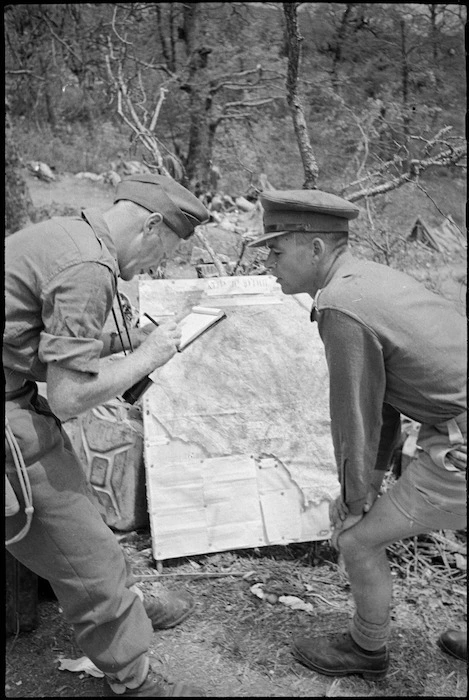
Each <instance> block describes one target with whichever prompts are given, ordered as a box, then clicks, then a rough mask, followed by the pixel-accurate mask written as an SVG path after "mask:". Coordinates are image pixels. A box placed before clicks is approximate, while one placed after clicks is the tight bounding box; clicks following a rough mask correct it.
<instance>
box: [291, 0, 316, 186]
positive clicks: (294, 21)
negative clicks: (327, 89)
mask: <svg viewBox="0 0 469 700" xmlns="http://www.w3.org/2000/svg"><path fill="white" fill-rule="evenodd" d="M300 4H301V3H299V2H284V3H283V12H284V15H285V21H286V28H287V53H288V73H287V102H288V106H289V107H290V110H291V115H292V119H293V126H294V129H295V134H296V138H297V140H298V146H299V149H300V155H301V160H302V163H303V169H304V172H305V177H306V179H305V181H304V183H303V188H304V189H315V188H316V180H317V177H318V174H319V170H318V166H317V163H316V158H315V157H314V153H313V149H312V146H311V142H310V139H309V135H308V127H307V125H306V119H305V116H304V110H303V106H302V103H301V99H300V96H299V94H298V71H299V64H300V50H301V41H302V37H301V36H300V33H299V30H298V17H297V11H298V6H299V5H300Z"/></svg>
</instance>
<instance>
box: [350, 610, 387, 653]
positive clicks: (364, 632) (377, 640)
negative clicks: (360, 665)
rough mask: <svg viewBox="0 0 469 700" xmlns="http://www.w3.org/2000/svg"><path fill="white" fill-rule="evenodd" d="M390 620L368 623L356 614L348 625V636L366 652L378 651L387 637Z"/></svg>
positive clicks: (383, 645) (384, 644)
mask: <svg viewBox="0 0 469 700" xmlns="http://www.w3.org/2000/svg"><path fill="white" fill-rule="evenodd" d="M389 629H390V618H389V616H388V618H387V620H386V621H385V622H383V623H380V624H376V623H374V622H368V621H367V620H364V619H363V618H361V617H360V615H359V614H358V613H357V612H356V613H355V615H354V616H353V618H352V620H351V623H350V630H349V631H350V636H351V637H352V639H353V641H354V642H355V644H358V646H359V647H361V648H362V649H364V651H366V652H375V651H380V650H382V649H383V648H384V647H385V646H386V642H387V640H388V637H389Z"/></svg>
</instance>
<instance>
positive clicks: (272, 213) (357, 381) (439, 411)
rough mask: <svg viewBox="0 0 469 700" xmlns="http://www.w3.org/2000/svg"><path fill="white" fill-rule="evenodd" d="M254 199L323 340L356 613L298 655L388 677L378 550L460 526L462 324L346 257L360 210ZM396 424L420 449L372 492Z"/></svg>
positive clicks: (282, 276)
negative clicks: (412, 434) (412, 428)
mask: <svg viewBox="0 0 469 700" xmlns="http://www.w3.org/2000/svg"><path fill="white" fill-rule="evenodd" d="M260 199H261V203H262V206H263V209H264V233H263V234H262V235H261V236H259V237H258V238H257V239H256V240H254V241H252V243H251V244H250V245H252V246H267V247H268V248H269V255H268V258H267V261H266V263H265V264H266V267H267V268H268V269H269V270H270V271H271V272H272V274H273V275H274V276H275V277H276V278H277V281H278V282H279V284H280V286H281V288H282V291H283V292H284V293H285V294H298V293H302V292H306V293H307V294H309V295H310V296H311V298H312V300H313V303H312V311H311V321H313V322H314V323H317V325H318V330H319V334H320V336H321V339H322V341H323V343H324V349H325V354H326V360H327V364H328V369H329V378H330V417H331V432H332V439H333V444H334V452H335V457H336V461H337V469H338V477H339V481H340V484H341V495H340V496H339V497H338V498H337V499H336V501H335V502H334V503H332V504H331V507H330V518H331V525H332V529H333V534H332V543H333V545H334V546H335V547H336V548H337V549H338V550H339V551H340V553H341V554H342V556H343V560H344V562H345V566H346V569H347V573H348V576H349V579H350V584H351V590H352V594H353V597H354V603H355V612H354V615H353V617H352V619H351V621H350V627H349V630H348V632H347V633H345V634H342V635H340V636H336V637H333V638H321V637H320V636H315V635H314V634H313V635H312V636H309V637H301V638H299V639H297V640H295V643H294V655H295V657H296V658H297V659H298V660H299V661H300V662H301V663H302V664H304V665H306V666H307V667H308V668H311V669H312V670H314V671H315V672H318V673H323V674H325V675H329V676H344V675H347V674H359V675H362V676H363V677H365V678H368V679H379V678H383V677H384V676H385V675H386V672H387V669H388V665H389V655H388V650H387V640H388V637H389V632H390V607H391V595H392V579H391V574H390V570H389V565H388V563H387V558H386V547H387V546H388V545H390V544H391V543H392V542H396V541H398V540H400V539H404V538H407V537H412V536H415V535H419V534H422V533H428V532H431V531H432V530H440V529H454V530H458V529H463V528H465V527H466V474H465V471H466V466H467V410H466V409H467V397H466V380H467V376H466V328H465V322H464V319H463V317H462V316H461V315H460V314H459V313H458V312H457V311H456V309H455V308H454V307H453V305H452V304H451V303H450V302H448V301H447V300H446V299H444V298H442V297H441V296H439V295H436V294H433V293H431V292H429V291H428V290H427V289H425V288H424V287H423V286H422V285H421V284H420V283H418V282H417V281H416V280H415V279H413V278H412V277H409V276H408V275H406V274H403V273H402V272H398V271H397V270H394V269H392V268H390V267H387V266H385V265H381V264H378V263H375V262H370V261H364V260H358V259H356V258H355V257H354V256H353V255H352V254H351V252H350V250H349V247H348V227H349V222H350V221H351V220H353V219H354V218H355V217H357V216H358V214H359V209H358V207H356V206H355V205H354V204H352V203H350V202H348V201H346V200H344V199H342V198H340V197H337V196H335V195H333V194H330V193H327V192H321V191H319V190H287V191H269V192H265V193H263V194H262V195H261V198H260ZM401 416H405V417H407V418H409V419H411V420H413V421H415V422H416V423H417V425H419V426H420V430H419V436H418V450H417V452H416V455H415V458H414V459H413V461H412V462H411V464H410V465H409V466H408V467H407V468H406V470H405V471H404V472H403V474H402V475H401V476H400V478H399V479H398V480H397V481H396V483H395V484H394V485H393V486H392V487H391V488H390V489H388V490H387V491H386V492H385V493H383V494H380V487H381V483H382V480H383V477H384V475H385V473H386V470H387V469H388V467H389V466H390V462H391V458H392V455H393V453H394V450H395V447H396V445H397V443H398V441H399V439H400V435H401ZM451 634H453V632H451ZM442 636H443V637H444V635H442ZM453 636H454V635H453ZM445 639H446V638H445ZM451 641H452V643H453V646H455V643H454V640H453V638H452V637H451ZM457 645H459V646H458V647H457V648H458V650H460V648H462V643H461V641H460V639H459V638H458V640H457ZM447 646H448V644H447ZM463 652H464V653H463ZM463 652H461V651H458V653H459V654H460V656H459V658H463V657H466V658H467V645H466V642H464V650H463ZM461 654H463V655H461Z"/></svg>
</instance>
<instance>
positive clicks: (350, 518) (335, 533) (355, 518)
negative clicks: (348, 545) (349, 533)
mask: <svg viewBox="0 0 469 700" xmlns="http://www.w3.org/2000/svg"><path fill="white" fill-rule="evenodd" d="M364 515H365V514H364V513H360V514H359V515H347V517H346V518H345V520H343V521H341V522H340V525H337V526H335V527H334V529H333V530H332V536H331V544H332V546H333V547H334V549H337V551H339V545H338V539H339V535H341V534H342V533H343V532H344V530H348V529H350V528H351V527H353V526H354V525H356V524H357V523H359V522H360V520H361V519H362V518H363V516H364Z"/></svg>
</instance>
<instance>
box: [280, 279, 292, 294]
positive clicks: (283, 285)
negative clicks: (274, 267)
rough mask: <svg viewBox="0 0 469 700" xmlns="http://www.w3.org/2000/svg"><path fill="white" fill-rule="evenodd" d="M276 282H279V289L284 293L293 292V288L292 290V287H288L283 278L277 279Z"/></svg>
mask: <svg viewBox="0 0 469 700" xmlns="http://www.w3.org/2000/svg"><path fill="white" fill-rule="evenodd" d="M277 282H278V283H279V285H280V289H281V290H282V292H283V293H284V294H295V292H294V290H292V288H291V287H289V286H288V284H287V283H286V282H284V281H283V280H277Z"/></svg>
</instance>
